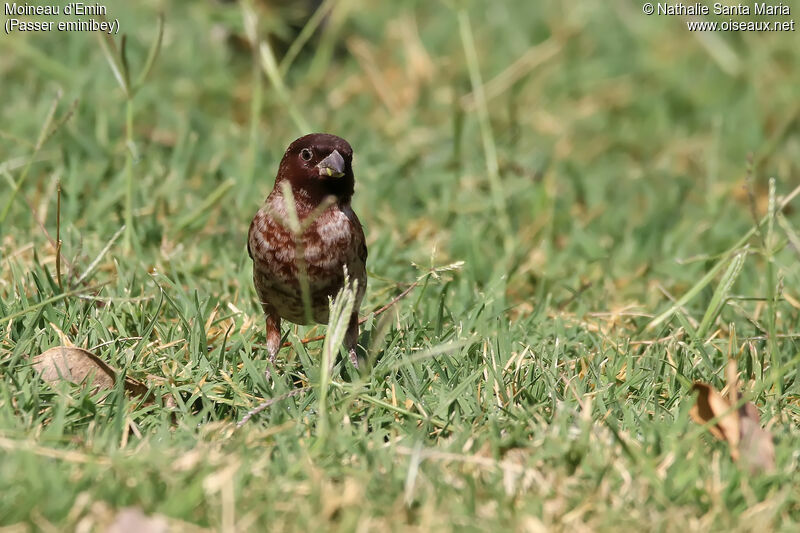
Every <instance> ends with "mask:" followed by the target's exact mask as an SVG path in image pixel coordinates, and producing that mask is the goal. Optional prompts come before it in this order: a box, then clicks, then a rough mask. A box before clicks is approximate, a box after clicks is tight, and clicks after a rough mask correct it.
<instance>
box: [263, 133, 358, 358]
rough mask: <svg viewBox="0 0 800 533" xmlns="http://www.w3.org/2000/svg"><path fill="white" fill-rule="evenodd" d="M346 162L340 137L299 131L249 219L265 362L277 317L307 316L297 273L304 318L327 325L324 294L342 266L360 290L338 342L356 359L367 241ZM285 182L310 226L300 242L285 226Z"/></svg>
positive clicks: (336, 284)
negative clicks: (304, 276) (264, 330)
mask: <svg viewBox="0 0 800 533" xmlns="http://www.w3.org/2000/svg"><path fill="white" fill-rule="evenodd" d="M352 161H353V149H352V148H351V147H350V145H349V144H348V143H347V141H345V140H344V139H342V138H340V137H336V136H335V135H329V134H326V133H312V134H310V135H306V136H304V137H300V138H299V139H297V140H296V141H294V142H293V143H292V144H290V145H289V148H287V149H286V153H285V154H284V155H283V159H282V160H281V164H280V167H279V169H278V175H277V176H276V178H275V186H274V188H273V189H272V192H271V193H270V195H269V196H268V197H267V200H266V202H265V203H264V206H263V207H262V208H261V209H259V211H258V213H256V215H255V217H254V218H253V221H252V222H251V223H250V231H249V234H248V239H247V251H248V253H249V254H250V257H251V258H252V259H253V283H254V284H255V288H256V292H257V293H258V296H259V299H260V302H261V307H262V308H263V310H264V314H265V315H266V319H267V320H266V321H267V349H268V351H269V357H270V361H271V362H274V360H275V356H276V355H277V353H278V350H279V349H280V339H281V334H280V325H281V319H286V320H288V321H290V322H294V323H296V324H306V323H308V322H309V321H308V320H307V315H306V312H305V308H304V306H303V297H302V289H301V282H300V279H301V273H302V271H303V270H304V269H305V271H306V274H307V279H308V286H309V294H310V300H311V317H310V318H311V320H312V321H314V322H319V323H327V322H328V297H329V296H330V297H332V296H335V295H336V293H337V292H338V291H339V289H341V288H342V286H343V285H344V269H345V267H346V268H347V272H348V274H349V276H350V279H351V281H352V280H357V281H358V289H357V291H356V301H355V305H354V307H353V313H352V316H351V317H350V324H349V327H348V330H347V333H346V335H345V340H344V342H345V346H346V347H347V349H348V351H349V353H350V359H351V361H352V362H353V364H355V365H357V364H358V363H357V359H356V354H355V344H356V341H357V339H358V310H359V308H360V306H361V300H362V299H363V297H364V292H365V290H366V286H367V270H366V261H367V246H366V243H365V240H364V231H363V229H362V228H361V223H360V222H359V220H358V217H357V216H356V214H355V213H354V212H353V209H352V208H351V206H350V199H351V198H352V196H353V190H354V186H355V179H354V177H353V167H352ZM284 182H286V183H288V184H289V185H291V190H292V194H293V196H294V202H295V204H294V205H295V210H296V212H297V217H298V219H299V220H300V222H301V224H303V223H305V224H308V227H307V228H306V229H305V231H304V232H303V236H302V240H300V242H296V240H295V238H294V236H293V233H292V231H291V230H290V223H289V220H290V219H289V216H288V213H287V204H286V201H287V199H286V198H285V196H284V193H283V185H282V184H283V183H284ZM309 217H313V218H311V219H310V218H309ZM309 222H310V224H309ZM298 251H300V252H302V254H298Z"/></svg>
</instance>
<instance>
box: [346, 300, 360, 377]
mask: <svg viewBox="0 0 800 533" xmlns="http://www.w3.org/2000/svg"><path fill="white" fill-rule="evenodd" d="M356 342H358V313H353V314H352V315H350V323H349V324H348V325H347V332H345V334H344V346H345V348H347V353H349V354H350V362H351V363H353V366H354V367H356V368H358V356H357V355H356Z"/></svg>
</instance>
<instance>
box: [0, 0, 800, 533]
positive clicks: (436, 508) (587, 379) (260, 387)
mask: <svg viewBox="0 0 800 533" xmlns="http://www.w3.org/2000/svg"><path fill="white" fill-rule="evenodd" d="M258 5H261V4H260V3H259V4H258ZM490 6H491V7H490ZM108 7H109V15H108V18H109V19H112V18H118V19H119V21H120V24H121V27H122V32H124V33H126V34H127V47H126V48H127V61H128V64H129V68H130V71H131V74H130V76H131V79H134V80H135V79H137V76H139V73H140V72H141V71H142V69H143V66H144V65H145V63H146V62H147V58H148V56H149V54H150V49H151V44H152V43H153V41H154V40H155V39H156V38H157V33H158V32H157V13H158V10H159V9H164V15H165V26H164V37H163V43H162V47H161V51H160V54H159V56H158V58H157V60H156V61H155V63H154V65H153V68H152V70H151V71H150V73H149V76H148V77H147V78H146V80H145V81H144V83H143V84H142V85H141V87H140V88H139V90H138V92H136V94H135V95H133V97H132V98H131V99H130V100H129V99H127V98H126V94H125V92H123V90H122V89H121V88H120V85H119V84H118V82H117V80H116V79H115V77H114V74H113V73H112V70H111V68H110V67H109V63H108V61H107V58H106V57H105V55H104V52H103V48H102V47H101V44H100V42H99V41H98V39H97V38H96V37H97V36H95V35H92V34H88V33H81V34H79V33H74V34H58V33H57V32H56V33H52V34H39V33H37V34H27V35H23V34H13V35H10V36H9V35H5V34H4V35H2V36H0V79H2V82H1V86H2V89H1V90H0V92H1V93H2V97H3V105H2V106H0V181H2V183H1V184H0V210H2V209H5V208H6V205H8V213H7V215H4V219H3V220H2V222H0V262H1V263H2V270H0V494H2V497H1V498H0V525H16V526H18V530H21V531H24V530H26V529H36V530H40V529H41V530H48V529H53V530H71V529H75V528H78V527H90V528H92V527H93V528H97V529H102V528H103V527H105V526H106V525H107V524H108V523H109V522H110V521H111V520H112V519H113V516H114V514H115V513H116V511H117V510H119V509H121V508H123V507H127V506H134V507H139V508H141V509H142V510H143V511H144V512H145V513H147V514H150V515H153V514H160V515H163V516H166V517H167V519H168V520H169V521H170V523H171V524H172V525H173V526H174V528H176V529H184V528H188V527H190V524H192V525H196V526H198V527H199V528H207V529H210V530H228V531H232V530H234V529H237V530H253V531H258V530H265V529H269V530H274V531H282V530H292V531H294V530H317V529H320V528H323V529H333V530H356V529H358V530H362V531H363V530H385V529H391V530H407V529H416V530H433V529H434V528H437V529H438V528H443V529H445V530H454V529H461V530H498V528H503V529H509V530H530V531H534V530H538V529H540V528H541V527H545V528H548V529H551V528H552V529H565V530H567V529H568V530H573V529H577V530H584V529H589V530H610V529H616V530H619V528H626V529H629V528H633V527H639V528H642V527H645V528H647V529H648V530H650V529H654V530H664V531H675V530H679V529H680V530H686V529H690V530H709V529H712V530H728V529H734V530H739V529H741V530H748V529H756V528H757V529H759V530H762V531H773V530H774V531H779V530H783V531H791V530H795V529H797V528H798V524H799V523H800V480H799V479H798V476H797V471H798V463H799V462H800V455H799V454H798V448H797V442H798V439H799V438H800V382H799V381H798V377H799V376H798V368H800V359H799V357H800V304H798V302H800V289H799V288H800V260H799V259H800V256H799V255H798V254H800V238H798V234H799V233H800V198H796V197H795V198H793V200H792V201H791V202H788V205H786V206H785V208H784V209H783V214H781V215H777V216H769V212H770V211H769V206H770V205H771V203H772V204H777V205H780V203H781V199H782V198H786V197H787V196H788V195H790V194H792V192H793V191H794V193H795V194H796V193H797V189H796V187H797V186H798V184H800V135H798V132H799V131H800V105H798V99H797V88H798V87H800V70H798V69H797V68H796V67H797V64H798V58H799V56H798V52H797V50H800V46H798V45H800V38H798V34H797V32H794V33H785V34H756V33H715V34H704V35H699V34H691V33H689V32H688V31H687V30H686V27H685V22H684V21H683V20H682V19H679V18H673V17H658V16H651V17H645V16H644V15H643V14H642V13H641V11H640V6H639V5H638V4H637V3H634V2H610V3H607V2H544V3H537V2H523V1H521V0H520V1H515V2H505V3H500V2H498V3H492V4H491V5H490V4H488V3H487V4H483V3H469V2H463V3H461V2H442V3H436V2H418V1H408V2H401V3H394V2H385V3H381V5H380V7H378V6H377V5H376V4H372V3H370V4H369V6H367V4H366V3H365V2H356V1H346V2H345V1H343V2H336V3H335V7H334V9H333V12H332V14H331V16H330V18H329V19H328V20H327V22H326V23H325V25H324V31H323V33H322V34H321V35H318V36H315V37H313V38H312V39H311V40H310V42H309V44H307V45H306V46H305V47H303V49H302V50H301V51H300V52H299V54H297V55H296V56H295V53H296V52H297V47H296V46H295V47H294V49H293V51H292V57H293V60H292V61H291V62H288V61H286V62H283V63H282V62H281V58H282V57H283V53H284V52H285V50H286V49H288V48H289V47H290V43H291V41H292V36H291V35H288V36H286V37H284V38H283V41H281V40H279V39H272V40H270V41H268V42H269V46H268V47H267V46H266V45H263V46H255V47H253V46H249V45H247V43H248V38H250V39H252V37H253V34H254V33H255V31H254V30H255V28H258V31H259V32H260V35H259V36H258V39H259V40H260V39H263V38H264V37H265V34H266V32H267V31H282V30H285V26H284V25H283V23H282V20H283V19H282V18H281V16H283V12H282V11H270V12H269V13H267V12H265V11H264V10H263V9H262V8H260V7H259V8H256V9H255V10H254V11H253V13H254V14H255V16H256V20H254V24H253V25H252V26H251V27H250V29H249V30H246V29H245V24H244V22H243V14H245V13H248V12H247V11H246V10H245V9H243V8H242V6H239V5H237V4H225V3H218V2H211V1H204V2H181V3H177V2H170V3H167V2H155V1H150V2H142V3H139V2H118V3H113V4H109V5H108ZM285 16H286V17H290V16H294V15H293V14H291V13H286V14H285ZM795 16H796V15H795ZM250 20H253V19H250ZM4 21H5V19H4ZM306 35H307V32H306V34H303V37H302V38H303V39H305V37H306ZM116 42H117V45H118V46H119V45H120V40H119V36H118V37H117V38H116ZM112 52H113V50H112ZM270 53H272V54H274V57H270V55H269V54H270ZM265 54H266V55H265ZM276 87H277V88H278V90H276ZM59 91H61V92H62V93H63V95H62V97H61V99H60V100H59V101H58V102H57V104H56V107H55V111H54V113H53V115H52V119H51V120H50V121H49V123H48V116H49V114H50V109H51V108H52V107H53V105H54V104H53V102H54V101H55V99H56V95H57V93H58V92H59ZM74 100H77V104H75V107H74V112H73V113H72V114H71V115H70V116H68V117H66V120H65V121H64V122H63V124H62V122H61V119H62V117H65V115H66V114H67V113H68V112H69V110H70V109H71V105H72V102H73V101H74ZM129 104H130V115H129V114H128V105H129ZM129 116H130V119H131V122H130V126H131V128H130V130H127V131H126V129H127V124H128V122H127V121H128V117H129ZM46 123H47V127H45V128H44V129H43V124H46ZM59 124H61V125H60V126H59ZM302 124H308V128H309V129H311V130H317V131H329V132H332V133H336V134H339V135H342V136H343V137H345V138H347V139H348V140H349V141H350V143H351V144H352V145H353V147H354V149H355V153H356V163H355V164H356V180H357V183H356V195H355V198H354V207H355V210H356V211H357V212H358V214H359V216H360V218H361V220H362V221H363V222H364V225H365V230H366V234H367V239H368V245H369V250H370V257H369V263H368V270H369V274H370V279H369V286H368V290H367V296H366V299H365V302H364V305H363V308H362V314H365V315H366V314H369V313H370V312H371V311H373V310H375V309H378V308H379V307H381V306H382V305H384V304H385V303H386V302H387V301H389V300H390V299H391V298H392V297H394V296H395V295H397V294H398V293H400V292H401V291H402V290H403V289H404V288H405V287H407V284H408V283H411V282H413V281H415V280H418V279H419V280H421V283H420V285H419V286H418V287H417V288H415V289H414V290H413V291H412V292H411V293H410V295H409V296H408V297H406V298H405V299H403V300H401V301H400V303H398V304H397V305H396V306H395V307H393V308H392V309H391V310H390V311H388V312H386V313H384V314H382V315H380V316H377V317H374V318H373V319H370V320H368V322H367V323H366V324H365V325H364V327H363V328H362V335H361V339H360V344H361V345H362V346H363V347H364V349H365V350H366V354H367V357H368V358H369V359H370V361H372V363H373V364H372V365H370V366H369V368H368V369H367V371H366V373H365V374H364V375H363V376H361V375H358V373H357V372H356V371H354V370H353V369H352V367H351V366H350V365H349V363H344V362H343V361H346V359H347V358H346V357H344V358H343V359H340V361H339V362H338V363H337V365H336V366H335V368H334V369H333V372H332V373H331V374H330V375H329V376H328V375H327V373H324V372H321V368H320V360H321V359H322V353H321V352H322V346H323V343H322V342H314V343H309V344H305V345H303V344H301V343H300V342H299V341H300V339H302V338H304V337H307V336H313V335H317V334H319V333H322V332H324V331H325V328H324V327H321V326H319V327H316V328H311V327H308V328H304V327H292V328H291V329H289V330H288V334H287V335H288V337H287V339H288V340H289V341H290V342H291V343H292V346H291V347H290V348H285V349H284V350H282V351H281V353H280V356H279V362H280V363H281V365H282V367H281V371H280V372H279V373H278V375H277V376H276V378H275V384H274V388H273V387H271V386H269V385H268V384H267V383H266V382H265V379H264V370H265V368H266V366H267V363H266V349H265V346H264V343H265V338H264V324H263V318H262V316H261V312H260V309H259V308H258V306H257V304H256V296H255V293H254V290H253V286H252V281H251V267H250V260H249V258H248V257H247V252H246V249H245V238H246V233H247V227H248V224H249V222H250V219H251V217H252V215H253V214H254V213H255V211H256V210H257V209H258V207H259V205H260V202H261V200H262V199H263V198H264V197H265V196H266V194H267V193H268V192H269V190H270V189H271V187H272V184H273V179H274V175H275V171H276V169H277V164H278V161H279V159H280V157H281V155H282V153H283V150H284V149H285V147H286V146H287V145H288V143H289V142H290V141H291V140H293V139H294V138H296V137H298V136H300V135H301V134H303V133H306V131H301V129H302V128H305V127H306V126H301V125H302ZM53 126H58V127H57V128H55V130H54V131H52V130H53ZM41 132H44V134H43V135H42V133H41ZM128 132H129V133H130V139H128ZM37 139H40V140H41V141H42V142H41V143H40V145H41V146H40V147H39V149H37ZM128 140H130V141H132V143H133V147H134V148H133V149H131V144H130V143H128V142H127V141H128ZM748 154H752V162H751V163H749V162H748ZM750 167H752V172H750V171H749V170H748V168H750ZM748 176H751V179H748ZM770 178H774V186H773V187H774V193H773V196H772V202H770V182H769V180H770ZM59 180H60V182H61V186H62V189H63V194H62V199H61V225H60V235H61V238H62V240H63V245H62V248H61V250H62V255H63V261H62V267H61V270H62V280H61V284H59V280H58V279H57V275H56V253H55V246H54V242H52V243H51V242H50V238H52V239H55V236H56V232H57V230H56V228H57V226H58V223H57V214H56V211H57V209H56V204H57V195H56V185H57V182H58V181H59ZM746 186H749V190H750V191H751V193H752V196H751V197H750V196H748V192H747V188H746ZM15 189H18V191H17V192H16V193H13V192H12V191H14V190H15ZM128 191H130V195H129V193H128ZM126 220H127V221H128V226H126V227H125V230H122V228H123V226H124V225H125V222H126ZM757 221H758V222H757ZM48 235H49V236H50V237H48ZM109 243H110V246H109ZM745 246H747V248H746V249H745V248H744V247H745ZM731 261H738V262H739V263H740V264H737V265H734V266H731V264H732V263H731ZM461 262H463V264H462V263H461ZM454 264H455V266H454V267H453V266H450V265H454ZM90 266H91V268H90ZM449 266H450V267H449ZM739 268H740V269H739ZM79 278H83V279H81V281H80V283H76V282H77V280H78V279H79ZM685 295H688V297H687V298H685V300H683V301H680V302H679V303H680V305H678V306H675V312H674V313H670V314H668V315H665V316H664V317H663V320H661V321H660V322H659V323H658V325H657V326H655V327H650V328H648V324H650V323H651V322H652V321H653V319H654V318H656V317H657V316H658V315H660V314H661V313H664V312H666V311H668V310H669V309H671V307H672V305H673V300H679V299H680V298H682V297H684V296H685ZM734 329H735V337H734V336H733V334H732V332H733V330H734ZM60 332H63V335H65V336H66V337H67V338H68V339H69V340H70V341H71V342H72V343H74V344H76V345H78V346H81V347H85V348H88V349H90V350H93V351H94V352H95V353H96V354H97V355H98V356H100V357H101V358H102V359H103V360H104V361H106V362H107V363H108V364H110V365H112V366H113V367H115V368H117V369H119V370H122V371H123V372H124V373H125V375H127V376H130V377H133V378H136V379H138V380H140V381H143V382H144V383H146V384H148V385H149V386H150V387H151V390H152V393H153V396H152V398H151V401H146V402H145V401H141V400H138V399H136V398H132V397H129V396H126V395H125V394H124V393H123V392H122V389H121V387H119V388H118V389H117V390H114V391H112V392H110V393H104V394H107V397H104V394H93V393H92V391H91V389H90V388H88V387H82V386H80V385H71V384H68V383H63V384H58V385H55V386H54V385H50V384H46V383H43V382H42V381H41V380H40V379H38V378H37V377H36V375H35V373H34V371H33V369H32V367H31V358H32V357H33V356H34V355H36V354H39V353H41V352H43V351H44V350H45V349H47V348H50V347H52V346H57V345H59V344H60V343H61V339H60V335H61V333H60ZM731 345H733V348H732V353H734V354H735V355H736V356H737V358H738V362H739V368H740V370H741V371H742V373H743V375H742V381H743V384H744V392H745V394H746V395H748V396H749V397H751V398H752V399H753V401H754V402H755V403H756V405H757V406H758V407H759V410H760V411H761V413H762V420H764V421H765V423H766V424H767V425H768V427H769V428H770V430H771V431H772V433H773V435H774V441H775V448H776V462H777V468H776V470H775V472H772V473H766V474H759V475H750V474H749V473H747V472H746V471H745V470H744V469H742V468H740V466H739V465H737V464H736V463H734V462H732V461H731V459H730V456H729V453H728V450H727V447H726V445H725V444H724V443H721V442H717V441H714V440H713V439H712V437H711V436H710V434H709V433H708V431H707V430H705V429H704V428H702V427H700V426H697V425H695V424H694V423H693V422H691V421H690V419H689V415H688V412H689V409H690V407H691V405H692V403H693V395H692V393H691V383H692V381H693V380H702V381H705V382H709V383H711V384H713V385H715V386H716V387H718V388H721V387H722V386H723V385H724V367H725V363H726V357H727V354H728V353H729V348H730V347H731ZM328 382H330V385H329V386H328V387H325V388H324V389H323V388H321V384H324V383H328ZM302 386H309V387H310V389H309V390H307V391H304V392H301V393H299V394H295V395H293V396H290V397H286V398H284V399H282V400H280V401H277V402H276V403H275V404H274V405H272V406H271V407H270V408H268V409H266V410H264V411H263V412H262V413H260V414H258V415H257V416H254V417H253V418H252V419H251V420H249V421H248V422H247V423H246V424H244V425H243V427H241V428H239V429H237V428H236V424H237V422H238V421H240V420H241V419H242V418H243V417H244V416H245V414H246V413H247V412H248V411H250V410H251V409H253V408H254V407H255V406H257V405H258V404H259V403H261V402H262V401H263V400H265V399H269V398H275V397H279V396H281V395H285V394H287V393H289V392H291V391H294V390H296V388H297V387H302ZM170 399H172V400H174V402H175V405H174V406H173V405H172V404H171V403H170V402H169V400H170Z"/></svg>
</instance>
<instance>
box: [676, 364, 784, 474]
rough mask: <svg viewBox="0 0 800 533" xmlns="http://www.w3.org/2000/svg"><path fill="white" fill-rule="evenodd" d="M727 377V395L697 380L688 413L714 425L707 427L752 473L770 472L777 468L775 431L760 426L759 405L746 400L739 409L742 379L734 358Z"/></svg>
mask: <svg viewBox="0 0 800 533" xmlns="http://www.w3.org/2000/svg"><path fill="white" fill-rule="evenodd" d="M725 374H726V378H727V380H728V386H727V391H728V393H727V397H726V396H723V395H722V394H720V393H719V392H717V390H716V389H715V388H714V387H712V386H711V385H708V384H707V383H701V382H695V383H694V386H693V387H692V390H696V391H697V393H698V394H697V402H696V403H695V405H694V406H692V409H691V410H690V411H689V416H691V417H692V419H693V420H694V421H695V422H697V423H698V424H708V423H710V422H711V421H712V420H713V421H714V424H713V425H709V426H708V429H709V431H711V433H712V434H713V435H714V436H715V437H716V438H718V439H720V440H724V441H726V442H727V443H728V445H729V447H730V453H731V458H733V460H734V461H739V462H740V463H741V464H743V465H744V466H745V467H746V468H747V469H748V470H749V471H750V473H752V474H756V473H758V472H770V471H772V470H774V469H775V448H774V446H773V443H772V435H771V434H770V432H769V431H767V430H765V429H763V428H762V427H761V417H760V416H759V413H758V408H757V407H756V406H755V405H753V404H752V403H750V402H746V403H745V404H743V405H742V406H741V407H739V409H735V408H734V407H735V406H736V405H737V404H738V403H739V383H738V373H737V371H736V361H735V360H733V359H731V360H730V361H729V362H728V366H727V368H726V372H725Z"/></svg>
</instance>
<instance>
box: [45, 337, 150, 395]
mask: <svg viewBox="0 0 800 533" xmlns="http://www.w3.org/2000/svg"><path fill="white" fill-rule="evenodd" d="M33 368H34V369H36V371H38V372H39V374H40V375H41V377H42V379H43V380H45V381H47V382H49V383H54V382H58V381H62V380H64V381H69V382H71V383H83V382H85V381H86V380H87V378H89V377H91V379H92V384H93V385H94V387H95V389H96V390H101V389H111V388H113V387H114V383H115V381H116V376H117V373H116V372H115V371H114V369H113V368H111V367H110V366H108V365H107V364H106V363H105V362H104V361H103V360H102V359H100V358H99V357H97V356H96V355H95V354H93V353H92V352H90V351H88V350H84V349H83V348H76V347H74V346H56V347H54V348H50V349H49V350H46V351H45V352H44V353H42V354H40V355H37V356H36V357H34V358H33ZM125 390H126V391H127V392H129V393H131V394H134V395H136V396H142V395H144V394H146V393H147V387H146V386H145V385H144V384H142V383H140V382H139V381H136V380H135V379H133V378H129V377H126V378H125Z"/></svg>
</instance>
